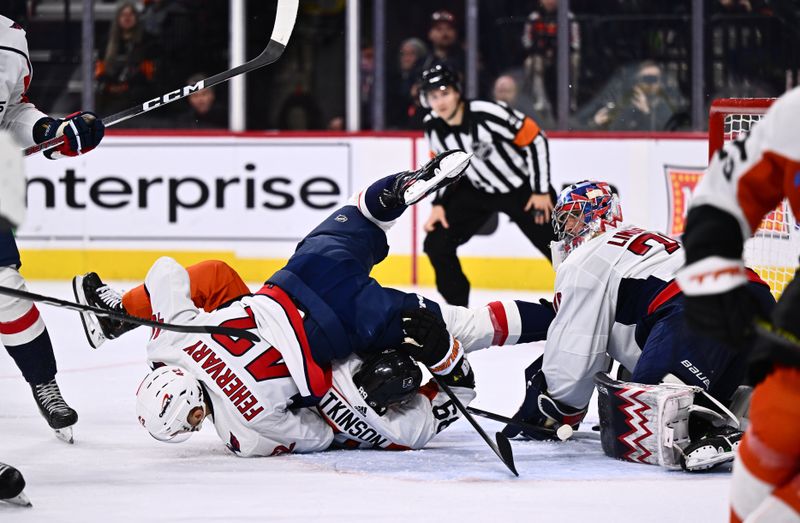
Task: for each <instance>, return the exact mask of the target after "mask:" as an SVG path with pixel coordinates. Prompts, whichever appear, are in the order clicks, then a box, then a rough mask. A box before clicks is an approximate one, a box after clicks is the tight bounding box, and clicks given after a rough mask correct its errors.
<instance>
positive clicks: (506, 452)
mask: <svg viewBox="0 0 800 523" xmlns="http://www.w3.org/2000/svg"><path fill="white" fill-rule="evenodd" d="M431 375H432V376H433V379H434V380H436V384H437V385H439V388H440V389H442V391H444V393H445V394H447V396H448V397H449V398H450V400H451V401H452V402H453V404H454V405H455V406H456V409H458V410H459V411H460V412H461V414H463V415H464V419H466V420H467V421H469V423H470V425H472V427H473V428H474V429H475V430H476V431H477V432H478V434H480V436H481V438H483V441H485V442H486V443H487V444H488V445H489V447H490V448H491V449H492V450H493V451H494V453H495V454H497V457H498V458H500V461H502V462H503V464H504V465H505V466H506V467H508V470H510V471H511V472H513V473H514V475H515V476H517V477H519V472H517V467H516V466H515V465H514V453H513V452H512V451H511V443H509V441H508V438H507V437H505V436H504V435H503V434H500V433H499V432H497V433H495V439H496V441H497V443H495V442H494V441H492V440H491V438H489V436H488V435H487V434H486V432H485V431H484V430H483V429H482V428H481V426H480V425H479V424H478V422H477V421H475V418H474V417H472V415H471V414H470V413H469V412H470V409H469V408H468V407H465V406H464V404H463V403H461V400H459V399H458V398H457V397H456V395H455V393H454V392H453V391H452V390H451V389H450V387H449V386H447V384H446V383H444V382H443V381H442V380H441V379H439V376H437V375H436V374H433V373H432V372H431Z"/></svg>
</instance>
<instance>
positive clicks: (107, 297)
mask: <svg viewBox="0 0 800 523" xmlns="http://www.w3.org/2000/svg"><path fill="white" fill-rule="evenodd" d="M95 292H96V293H97V298H98V299H99V300H100V301H101V302H102V303H103V305H105V306H106V307H108V308H110V309H114V310H116V309H119V308H120V304H121V303H122V296H120V294H119V293H118V292H117V291H115V290H114V289H112V288H111V287H109V286H108V285H103V286H102V287H98V288H97V291H95Z"/></svg>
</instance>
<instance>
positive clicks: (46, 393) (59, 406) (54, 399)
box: [34, 379, 69, 412]
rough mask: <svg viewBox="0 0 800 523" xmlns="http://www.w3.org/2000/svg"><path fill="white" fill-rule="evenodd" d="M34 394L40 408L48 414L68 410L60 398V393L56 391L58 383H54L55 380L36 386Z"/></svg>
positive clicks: (65, 403) (67, 406)
mask: <svg viewBox="0 0 800 523" xmlns="http://www.w3.org/2000/svg"><path fill="white" fill-rule="evenodd" d="M34 392H35V393H36V397H37V398H38V400H39V402H40V403H41V404H42V407H43V408H44V409H45V410H47V411H48V412H53V411H56V410H66V409H69V405H67V402H66V401H64V398H63V397H62V396H61V391H60V390H59V389H58V383H56V380H55V379H52V380H50V381H48V382H47V383H40V384H39V385H36V386H35V387H34Z"/></svg>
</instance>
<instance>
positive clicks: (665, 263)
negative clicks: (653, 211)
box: [542, 226, 684, 408]
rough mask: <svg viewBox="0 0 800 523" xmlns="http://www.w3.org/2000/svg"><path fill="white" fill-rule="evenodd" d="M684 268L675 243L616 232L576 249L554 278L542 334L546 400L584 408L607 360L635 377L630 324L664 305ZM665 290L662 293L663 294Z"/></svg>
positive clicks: (629, 229)
mask: <svg viewBox="0 0 800 523" xmlns="http://www.w3.org/2000/svg"><path fill="white" fill-rule="evenodd" d="M683 263H684V253H683V249H682V247H681V245H680V243H679V242H677V241H675V240H673V239H672V238H670V237H668V236H666V235H663V234H661V233H658V232H654V231H645V230H643V229H639V228H637V227H633V226H622V227H621V228H619V229H614V230H610V231H607V232H605V233H603V234H601V235H600V236H597V237H595V238H593V239H591V240H589V241H588V242H586V243H584V244H583V245H581V246H579V247H578V248H576V249H575V250H574V251H572V253H571V254H570V255H569V257H568V258H567V259H566V260H565V261H564V262H563V263H561V264H560V265H559V267H558V270H557V271H556V283H555V299H554V305H555V307H556V310H557V312H556V317H555V319H554V320H553V322H552V323H551V324H550V328H549V329H548V331H547V343H546V345H545V350H544V360H543V366H542V369H543V371H544V374H545V376H546V377H547V390H548V392H549V393H550V395H551V396H552V397H553V398H554V399H556V400H558V401H561V402H563V403H565V404H567V405H569V406H572V407H575V408H583V407H585V406H586V405H587V404H588V403H589V399H590V398H591V396H592V391H593V390H594V384H593V376H594V374H595V373H596V372H599V371H605V370H607V367H608V364H609V357H611V358H613V359H615V360H617V361H619V362H620V363H621V364H622V365H623V366H625V368H627V369H629V370H633V368H634V367H635V366H636V362H637V361H638V360H639V356H640V355H641V348H640V347H639V346H638V345H637V343H636V340H635V338H634V335H635V331H636V323H637V322H638V321H640V320H641V319H642V318H643V317H644V316H646V315H647V314H648V312H649V311H652V310H653V309H654V308H655V307H657V306H658V304H659V299H666V296H667V295H668V294H669V290H670V289H674V291H675V292H677V286H676V285H668V284H670V282H672V280H673V278H674V277H675V273H676V272H677V270H678V269H679V268H680V267H681V266H682V265H683ZM662 291H663V292H662Z"/></svg>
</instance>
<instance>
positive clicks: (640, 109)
mask: <svg viewBox="0 0 800 523" xmlns="http://www.w3.org/2000/svg"><path fill="white" fill-rule="evenodd" d="M686 119H688V115H687V113H686V101H685V100H684V99H683V97H682V96H681V95H680V93H679V92H677V91H674V90H671V89H668V88H667V87H666V85H665V83H664V72H663V71H662V69H661V67H660V66H659V65H658V64H657V63H656V62H653V61H651V60H646V61H644V62H642V63H641V64H640V65H639V67H638V68H637V70H636V74H635V76H634V79H633V81H632V82H630V84H629V87H628V88H627V89H624V90H623V91H622V92H621V94H620V95H619V99H618V100H615V101H613V102H609V103H607V104H606V105H605V106H603V107H602V108H600V109H599V110H598V111H597V112H596V113H595V114H594V116H593V117H592V122H591V124H592V126H593V127H596V128H600V129H608V130H611V131H674V130H675V129H676V128H678V127H680V126H681V125H682V124H683V123H685V122H684V120H686Z"/></svg>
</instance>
